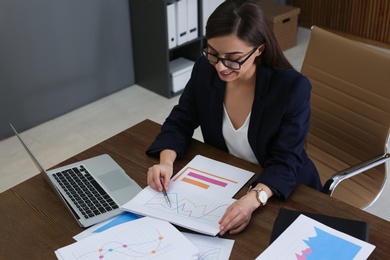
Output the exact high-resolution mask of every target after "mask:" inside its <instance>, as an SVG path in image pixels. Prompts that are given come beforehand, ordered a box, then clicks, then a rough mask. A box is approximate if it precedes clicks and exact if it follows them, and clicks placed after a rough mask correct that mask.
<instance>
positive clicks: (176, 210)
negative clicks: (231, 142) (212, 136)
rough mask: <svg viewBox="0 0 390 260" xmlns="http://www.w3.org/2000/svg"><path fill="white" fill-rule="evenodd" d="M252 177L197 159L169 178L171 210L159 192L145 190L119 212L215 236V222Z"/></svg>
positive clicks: (251, 173) (212, 162) (202, 157)
mask: <svg viewBox="0 0 390 260" xmlns="http://www.w3.org/2000/svg"><path fill="white" fill-rule="evenodd" d="M253 175H254V173H253V172H250V171H246V170H243V169H240V168H237V167H234V166H231V165H228V164H225V163H222V162H219V161H216V160H212V159H210V158H206V157H204V156H200V155H197V156H195V157H194V159H192V160H191V161H190V162H189V163H188V164H187V165H186V166H185V167H184V168H183V169H182V170H180V171H179V172H178V173H177V174H176V175H175V176H174V177H173V178H172V180H171V182H170V185H169V189H168V191H167V194H168V197H169V199H170V201H171V207H169V206H168V205H167V203H166V201H165V198H164V195H163V194H162V193H161V192H158V191H156V190H154V189H152V188H151V187H149V186H148V187H146V188H145V189H143V190H142V191H141V192H140V193H138V194H137V195H136V196H135V197H134V198H133V199H132V200H130V201H129V202H127V203H126V204H125V205H123V207H122V209H123V210H126V211H129V212H132V213H135V214H140V215H146V216H152V217H156V218H159V219H164V220H168V221H169V222H171V223H173V224H176V225H179V226H182V227H185V228H188V229H191V230H194V231H197V232H200V233H203V234H208V235H213V236H215V235H216V234H218V233H219V224H218V221H219V220H220V219H221V217H222V216H223V215H224V214H225V211H226V209H227V207H228V206H229V205H230V204H232V203H233V202H234V201H235V200H234V199H232V197H233V196H234V195H235V194H236V193H237V192H238V191H239V190H240V189H241V188H242V187H243V186H244V185H245V183H246V182H248V180H249V179H250V178H251V177H252V176H253Z"/></svg>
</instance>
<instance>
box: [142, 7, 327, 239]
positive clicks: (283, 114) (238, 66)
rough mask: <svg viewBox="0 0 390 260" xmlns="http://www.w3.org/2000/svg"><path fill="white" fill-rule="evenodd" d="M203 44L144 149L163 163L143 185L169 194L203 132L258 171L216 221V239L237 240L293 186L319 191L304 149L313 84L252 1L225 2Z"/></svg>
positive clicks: (209, 141)
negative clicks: (176, 166)
mask: <svg viewBox="0 0 390 260" xmlns="http://www.w3.org/2000/svg"><path fill="white" fill-rule="evenodd" d="M206 39H207V46H205V48H204V49H203V51H202V54H203V55H202V57H201V58H199V59H198V60H197V61H196V63H195V65H194V68H193V71H192V74H191V78H190V80H189V82H188V83H187V85H186V87H185V89H184V92H183V93H182V95H181V97H180V100H179V103H178V105H176V106H175V107H174V108H173V110H172V112H171V113H170V115H169V116H168V118H167V119H166V121H165V122H164V124H163V126H162V129H161V132H160V133H159V135H158V136H157V137H156V139H155V141H154V142H153V143H152V144H151V146H150V147H149V149H148V150H147V154H148V155H158V156H159V157H160V164H157V165H154V166H152V167H150V168H149V171H148V177H147V180H148V184H149V185H150V186H151V187H152V188H154V189H156V190H159V191H161V190H162V185H161V182H160V179H164V182H163V184H164V187H165V188H166V189H168V188H169V180H170V178H171V176H172V174H173V167H172V165H173V163H174V161H175V159H177V158H180V157H181V156H182V154H183V153H184V151H185V149H186V146H187V143H188V141H189V140H190V138H191V137H192V135H193V132H194V129H196V128H197V127H199V126H200V127H201V131H202V135H203V138H204V142H205V143H207V144H210V145H213V146H215V147H217V148H219V149H222V150H224V151H228V152H229V153H231V154H233V155H235V156H238V157H240V158H243V159H245V160H248V161H250V162H252V163H255V164H258V165H260V166H261V167H262V168H263V171H262V173H261V174H260V175H259V177H258V178H257V180H256V181H255V182H254V183H252V187H253V189H252V190H251V191H249V192H248V193H247V194H246V195H245V196H243V197H242V198H240V199H239V200H237V201H236V202H235V203H233V204H232V205H231V206H230V207H229V208H228V209H227V210H226V213H225V215H224V216H223V217H222V219H221V220H220V235H223V234H224V233H226V232H227V231H229V232H230V234H235V233H238V232H240V231H242V230H243V229H244V228H245V227H246V226H247V225H248V223H249V221H250V219H251V215H252V212H253V211H254V210H255V209H257V208H258V207H260V206H264V207H265V208H266V206H265V204H266V202H267V199H268V198H270V197H271V196H273V195H275V196H278V197H281V198H283V199H287V198H288V197H289V195H290V194H291V192H292V191H293V189H294V187H295V186H296V185H297V183H302V184H305V185H307V186H310V187H312V188H314V189H317V190H321V188H322V187H321V183H320V179H319V175H318V172H317V170H316V168H315V166H314V164H313V163H312V161H311V160H310V159H309V158H308V156H307V154H306V152H305V150H304V143H305V140H306V135H307V133H308V130H309V125H310V91H311V85H310V82H309V81H308V79H307V78H306V77H304V76H302V75H301V74H300V73H298V72H297V71H295V70H294V69H293V68H292V66H291V65H290V63H289V62H288V61H287V59H286V58H285V57H284V55H283V53H282V51H281V49H280V47H279V45H278V43H277V41H276V39H275V36H274V34H273V32H272V29H271V27H270V25H269V23H268V21H267V18H266V16H265V14H264V13H263V11H262V10H261V9H260V7H259V6H258V5H257V4H256V3H255V2H254V1H234V0H227V1H225V2H223V3H222V4H221V5H220V6H219V7H218V8H217V9H216V10H215V11H214V12H213V13H212V14H211V16H210V17H209V19H208V22H207V25H206ZM265 210H266V209H265Z"/></svg>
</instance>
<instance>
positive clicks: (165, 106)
mask: <svg viewBox="0 0 390 260" xmlns="http://www.w3.org/2000/svg"><path fill="white" fill-rule="evenodd" d="M309 37H310V31H309V30H308V29H304V28H299V29H298V39H297V45H296V46H295V47H293V48H291V49H289V50H287V51H285V55H286V57H287V59H288V60H289V61H290V62H291V63H292V65H293V66H294V68H296V69H297V70H298V71H300V69H301V66H302V63H303V59H304V55H305V52H306V48H307V44H308V40H309ZM178 98H179V97H178V96H176V97H174V98H172V99H166V98H164V97H162V96H159V95H157V94H155V93H152V92H150V91H148V90H146V89H144V88H142V87H140V86H138V85H133V86H129V87H128V88H125V89H123V90H121V91H119V92H117V93H114V94H112V95H110V96H107V97H105V98H102V99H100V100H98V101H96V102H93V103H91V104H88V105H86V106H84V107H81V108H79V109H77V110H74V111H72V112H70V113H68V114H65V115H63V116H60V117H58V118H55V119H53V120H51V121H48V122H45V123H43V124H41V125H38V126H36V127H34V128H32V129H29V130H27V131H25V132H23V133H21V135H22V137H23V138H24V140H25V141H26V143H27V145H28V146H29V147H30V148H31V150H32V151H33V153H34V154H35V156H36V157H37V158H38V160H39V161H40V162H41V164H42V165H43V167H45V168H49V167H52V166H54V165H56V164H58V163H60V162H62V161H63V160H65V159H67V158H69V157H71V156H73V155H75V154H77V153H79V152H82V151H83V150H85V149H87V148H89V147H91V146H93V145H95V144H97V143H99V142H101V141H103V140H105V139H107V138H109V137H111V136H113V135H115V134H117V133H119V132H121V131H123V130H125V129H127V128H128V127H131V126H132V125H134V124H136V123H138V122H140V121H142V120H144V119H151V120H153V121H156V122H158V123H163V121H164V119H165V117H166V116H167V115H168V113H169V111H170V110H171V109H172V107H173V106H174V105H175V104H176V103H177V101H178ZM194 137H195V138H197V139H199V140H202V137H201V135H200V132H199V131H196V132H195V136H194ZM36 174H38V170H37V168H36V167H35V165H34V164H33V162H32V161H31V159H30V157H29V156H28V155H27V153H26V152H25V150H24V149H23V147H22V146H21V144H20V143H19V141H18V140H17V139H16V137H11V138H8V139H6V140H3V141H1V142H0V192H3V191H5V190H7V189H9V188H11V187H13V186H14V185H16V184H18V183H20V182H22V181H25V180H27V179H29V178H30V177H32V176H34V175H36ZM385 196H387V195H385ZM373 213H374V214H377V215H378V214H380V212H373ZM382 217H384V218H386V219H388V220H390V216H382Z"/></svg>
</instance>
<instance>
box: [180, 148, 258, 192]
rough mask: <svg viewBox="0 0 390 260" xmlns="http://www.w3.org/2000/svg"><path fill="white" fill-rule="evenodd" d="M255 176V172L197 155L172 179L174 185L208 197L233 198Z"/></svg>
mask: <svg viewBox="0 0 390 260" xmlns="http://www.w3.org/2000/svg"><path fill="white" fill-rule="evenodd" d="M253 175H254V173H253V172H250V171H246V170H243V169H241V168H237V167H234V166H232V165H228V164H225V163H222V162H219V161H216V160H212V159H210V158H206V157H204V156H201V155H197V156H195V157H194V158H193V159H192V160H191V161H190V162H189V163H188V164H187V165H186V166H185V167H184V168H183V169H182V170H180V171H179V172H178V173H177V174H176V175H175V176H174V177H173V178H172V185H173V187H176V186H180V187H181V188H184V189H186V190H191V191H194V192H200V193H202V194H204V195H206V194H207V196H213V197H215V196H216V197H218V196H219V197H224V198H226V197H230V198H231V197H233V196H234V195H235V194H236V193H237V192H238V191H239V190H240V189H241V188H242V187H243V186H244V185H245V183H246V182H248V180H249V179H250V178H251V177H252V176H253Z"/></svg>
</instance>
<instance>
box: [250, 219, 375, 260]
mask: <svg viewBox="0 0 390 260" xmlns="http://www.w3.org/2000/svg"><path fill="white" fill-rule="evenodd" d="M374 248H375V246H373V245H371V244H369V243H367V242H365V241H362V240H359V239H357V238H355V237H352V236H349V235H347V234H345V233H342V232H339V231H337V230H335V229H332V228H330V227H328V226H326V225H324V224H322V223H320V222H318V221H315V220H313V219H311V218H309V217H306V216H305V215H300V216H299V217H298V218H297V219H296V220H295V221H294V222H293V223H292V224H291V225H290V226H289V227H288V228H287V229H286V230H285V231H284V232H283V233H282V234H281V235H280V236H279V237H278V238H277V239H276V240H275V241H274V242H273V243H272V244H271V245H270V246H269V247H268V248H267V249H266V250H265V251H263V252H262V253H261V255H260V256H259V257H258V258H256V260H262V259H283V260H289V259H291V260H306V259H307V260H308V259H367V257H368V256H369V255H370V254H371V252H372V251H373V250H374Z"/></svg>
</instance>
